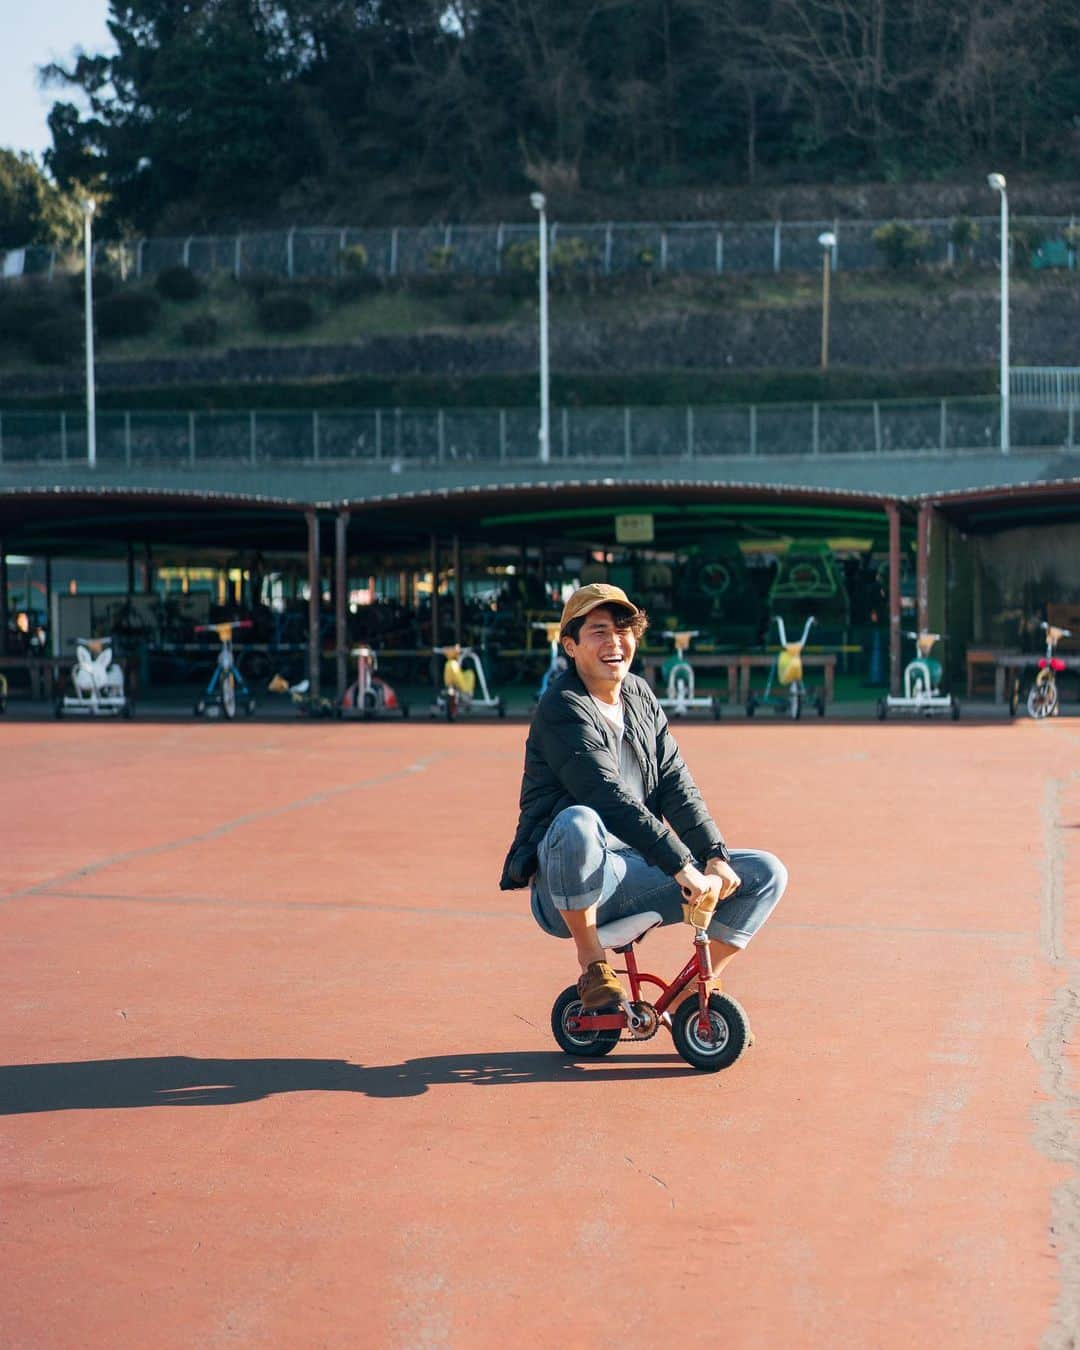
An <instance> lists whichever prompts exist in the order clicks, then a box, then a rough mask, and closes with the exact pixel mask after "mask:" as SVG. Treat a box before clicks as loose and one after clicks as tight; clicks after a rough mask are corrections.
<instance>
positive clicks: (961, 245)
mask: <svg viewBox="0 0 1080 1350" xmlns="http://www.w3.org/2000/svg"><path fill="white" fill-rule="evenodd" d="M978 237H979V227H978V225H976V223H975V222H974V221H973V220H972V219H971V217H970V216H957V217H956V219H955V220H953V221H952V222H951V223H950V225H949V243H950V244H952V246H953V248H954V249H955V250H956V253H957V256H958V257H960V258H967V259H970V257H971V250H972V249H973V248H974V247H975V242H976V240H977V239H978Z"/></svg>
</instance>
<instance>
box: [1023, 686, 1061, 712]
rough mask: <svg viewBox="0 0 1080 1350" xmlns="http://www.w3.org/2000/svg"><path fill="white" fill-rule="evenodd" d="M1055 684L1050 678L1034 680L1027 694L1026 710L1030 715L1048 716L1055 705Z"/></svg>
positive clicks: (1056, 694)
mask: <svg viewBox="0 0 1080 1350" xmlns="http://www.w3.org/2000/svg"><path fill="white" fill-rule="evenodd" d="M1057 701H1058V693H1057V685H1056V684H1054V683H1053V682H1052V681H1051V680H1036V681H1035V683H1034V684H1033V685H1032V686H1031V689H1030V691H1029V692H1028V696H1027V710H1028V715H1029V716H1031V717H1050V716H1051V715H1052V714H1053V712H1054V709H1055V708H1056V707H1057Z"/></svg>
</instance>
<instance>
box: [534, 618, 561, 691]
mask: <svg viewBox="0 0 1080 1350" xmlns="http://www.w3.org/2000/svg"><path fill="white" fill-rule="evenodd" d="M533 627H534V628H539V629H542V630H543V633H544V636H545V638H546V639H547V644H548V664H547V669H546V670H545V671H544V675H543V678H542V679H541V681H540V688H539V689H538V690H537V691H536V701H537V702H538V703H539V702H540V700H541V699H542V698H543V697H544V695H545V694H546V693H547V690H548V685H549V684H550V683H551V681H552V680H554V679H555V678H556V677H557V676H559V675H561V674H562V673H563V671H564V670H566V669H567V667H568V666H569V664H570V663H569V662H568V661H567V659H566V657H565V656H564V654H563V649H562V646H561V644H560V642H559V633H560V631H561V630H560V626H559V624H557V623H534V624H533Z"/></svg>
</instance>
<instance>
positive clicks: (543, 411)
mask: <svg viewBox="0 0 1080 1350" xmlns="http://www.w3.org/2000/svg"><path fill="white" fill-rule="evenodd" d="M529 201H530V203H531V204H532V208H533V210H534V211H536V212H538V213H539V227H540V258H539V268H540V463H541V464H547V463H548V462H549V461H550V459H551V398H550V388H551V379H550V372H549V370H548V249H547V244H548V241H547V214H546V210H545V208H546V207H547V199H546V198H545V196H544V194H543V193H542V192H534V193H533V194H532V196H531V197H530V198H529Z"/></svg>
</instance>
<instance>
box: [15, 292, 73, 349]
mask: <svg viewBox="0 0 1080 1350" xmlns="http://www.w3.org/2000/svg"><path fill="white" fill-rule="evenodd" d="M60 317H61V310H60V307H59V306H58V305H57V304H56V302H55V300H53V299H52V298H51V297H49V296H44V295H33V294H25V295H20V294H14V295H10V296H5V297H4V298H3V299H2V300H0V342H23V341H25V340H26V339H27V338H28V337H29V334H30V331H31V329H33V328H36V327H37V326H38V324H41V323H51V322H54V321H55V320H57V319H59V318H60Z"/></svg>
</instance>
